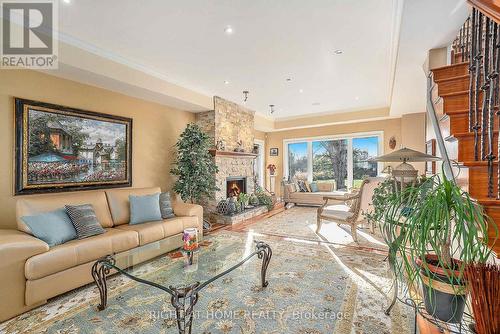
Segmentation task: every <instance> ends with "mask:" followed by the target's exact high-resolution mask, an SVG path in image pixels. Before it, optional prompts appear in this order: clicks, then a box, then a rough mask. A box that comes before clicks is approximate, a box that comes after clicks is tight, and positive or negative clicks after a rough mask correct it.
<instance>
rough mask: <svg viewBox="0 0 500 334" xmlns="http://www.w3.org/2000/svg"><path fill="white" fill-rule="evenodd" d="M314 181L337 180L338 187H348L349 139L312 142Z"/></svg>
mask: <svg viewBox="0 0 500 334" xmlns="http://www.w3.org/2000/svg"><path fill="white" fill-rule="evenodd" d="M312 149H313V154H312V165H313V170H312V172H313V175H312V179H313V181H335V182H336V183H337V188H338V189H343V188H346V187H347V174H348V173H347V140H346V139H339V140H320V141H313V142H312Z"/></svg>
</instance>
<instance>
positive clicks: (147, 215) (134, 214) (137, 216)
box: [129, 193, 162, 225]
mask: <svg viewBox="0 0 500 334" xmlns="http://www.w3.org/2000/svg"><path fill="white" fill-rule="evenodd" d="M129 201H130V224H131V225H134V224H142V223H147V222H153V221H158V220H161V219H162V217H161V211H160V193H156V194H152V195H142V196H136V195H129Z"/></svg>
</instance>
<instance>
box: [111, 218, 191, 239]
mask: <svg viewBox="0 0 500 334" xmlns="http://www.w3.org/2000/svg"><path fill="white" fill-rule="evenodd" d="M186 218H192V219H186ZM185 220H186V221H188V222H190V221H191V220H194V221H195V222H196V223H197V221H198V219H197V218H196V217H182V218H180V217H176V218H171V219H165V220H160V221H155V222H149V223H144V224H136V225H120V226H117V227H116V229H120V230H123V231H135V232H137V234H138V235H139V245H140V246H142V245H146V244H149V243H151V242H155V241H158V240H161V239H165V238H168V237H170V236H172V235H176V234H179V233H182V231H183V230H184V221H185Z"/></svg>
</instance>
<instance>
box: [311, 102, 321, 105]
mask: <svg viewBox="0 0 500 334" xmlns="http://www.w3.org/2000/svg"><path fill="white" fill-rule="evenodd" d="M320 104H321V103H319V102H314V103H313V104H312V105H313V106H319V105H320Z"/></svg>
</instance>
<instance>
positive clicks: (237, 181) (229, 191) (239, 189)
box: [226, 177, 247, 198]
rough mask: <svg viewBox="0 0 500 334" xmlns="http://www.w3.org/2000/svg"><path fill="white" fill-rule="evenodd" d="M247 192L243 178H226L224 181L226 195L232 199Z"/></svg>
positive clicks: (245, 180) (245, 181)
mask: <svg viewBox="0 0 500 334" xmlns="http://www.w3.org/2000/svg"><path fill="white" fill-rule="evenodd" d="M246 191H247V179H246V178H245V177H228V178H227V179H226V195H227V197H228V198H229V197H233V196H236V197H238V195H239V194H240V193H244V192H246Z"/></svg>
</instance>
